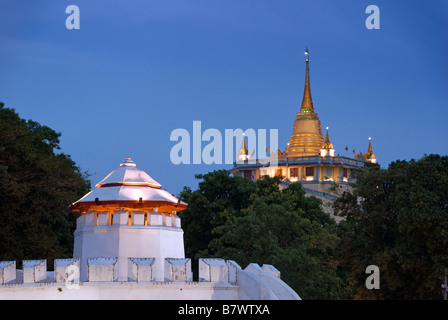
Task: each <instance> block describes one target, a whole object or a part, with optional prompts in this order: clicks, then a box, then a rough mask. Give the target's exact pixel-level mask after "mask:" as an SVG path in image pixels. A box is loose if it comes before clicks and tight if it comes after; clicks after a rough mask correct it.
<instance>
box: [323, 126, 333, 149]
mask: <svg viewBox="0 0 448 320" xmlns="http://www.w3.org/2000/svg"><path fill="white" fill-rule="evenodd" d="M322 149H333V144H332V143H331V142H330V136H329V135H328V127H327V135H326V136H325V143H324V144H323V146H322Z"/></svg>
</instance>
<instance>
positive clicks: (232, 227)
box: [179, 170, 343, 299]
mask: <svg viewBox="0 0 448 320" xmlns="http://www.w3.org/2000/svg"><path fill="white" fill-rule="evenodd" d="M197 177H198V178H199V179H203V181H202V182H200V183H199V189H198V190H196V191H194V192H192V191H191V190H190V189H189V188H185V189H184V191H183V192H182V193H181V196H182V199H183V200H184V201H186V202H187V203H188V204H189V206H188V208H187V209H186V210H184V211H182V212H180V213H179V215H180V216H181V218H182V225H183V229H184V235H185V247H186V256H189V257H194V258H196V259H197V258H201V257H202V258H204V257H219V258H225V259H231V260H235V261H236V262H237V263H239V264H240V265H241V266H242V267H243V268H244V267H245V266H247V265H248V264H249V263H251V262H255V263H259V264H260V265H261V264H272V265H274V266H275V267H276V268H278V269H279V270H280V271H281V272H282V279H283V280H284V281H286V282H287V283H288V284H289V285H290V286H291V287H292V288H293V289H295V290H296V291H297V292H299V295H300V296H301V297H302V298H304V299H335V298H338V297H339V296H340V294H341V292H340V291H341V290H342V287H343V283H342V281H341V280H340V279H339V278H338V277H337V275H336V264H334V263H333V261H334V259H333V254H334V250H335V247H336V243H337V235H336V223H335V222H334V221H333V220H332V219H331V218H330V216H329V215H328V214H326V213H324V212H323V211H322V210H321V202H320V200H317V199H316V198H314V197H305V193H304V191H303V190H302V188H301V186H300V185H299V184H292V185H290V186H289V187H288V188H286V189H284V190H280V188H279V179H278V178H264V179H262V180H258V181H256V182H253V181H251V180H248V179H244V178H241V177H232V176H230V175H229V173H228V172H227V171H225V170H220V171H214V172H211V173H208V174H205V175H198V176H197ZM193 265H195V264H193Z"/></svg>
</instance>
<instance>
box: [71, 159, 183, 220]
mask: <svg viewBox="0 0 448 320" xmlns="http://www.w3.org/2000/svg"><path fill="white" fill-rule="evenodd" d="M156 207H157V208H158V210H159V211H160V212H167V213H171V212H173V211H181V210H184V209H185V208H186V207H187V204H186V203H185V202H182V201H180V200H179V199H177V198H176V197H174V196H173V195H172V194H170V193H169V192H167V191H165V190H162V189H161V185H160V184H159V183H158V182H157V181H155V180H154V179H152V178H151V177H150V176H149V175H148V174H147V173H146V172H144V171H142V170H140V169H138V168H137V166H136V164H135V163H134V162H133V161H132V160H131V159H130V158H126V159H125V160H124V161H123V163H122V164H121V165H120V167H119V168H118V169H116V170H114V171H112V172H111V173H110V174H109V175H107V176H106V177H105V178H104V179H103V180H101V181H100V182H99V183H98V184H96V185H95V189H93V190H91V191H90V192H89V193H87V194H86V195H85V196H84V197H82V198H81V199H79V200H78V201H76V202H74V203H73V204H72V205H71V210H72V211H80V212H85V211H87V210H88V209H92V210H97V211H100V210H115V209H118V208H125V209H128V210H153V209H154V208H156Z"/></svg>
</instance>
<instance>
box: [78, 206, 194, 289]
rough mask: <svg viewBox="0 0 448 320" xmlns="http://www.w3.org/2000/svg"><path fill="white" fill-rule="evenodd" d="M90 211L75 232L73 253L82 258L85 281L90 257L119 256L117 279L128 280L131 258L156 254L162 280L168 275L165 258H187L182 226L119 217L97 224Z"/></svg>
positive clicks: (154, 255) (155, 272)
mask: <svg viewBox="0 0 448 320" xmlns="http://www.w3.org/2000/svg"><path fill="white" fill-rule="evenodd" d="M87 215H89V214H85V215H83V216H86V217H83V216H81V217H80V218H78V219H80V221H79V222H78V229H77V230H76V231H75V233H74V235H75V242H74V250H73V257H74V258H80V260H81V270H80V274H81V281H86V280H87V259H88V258H96V257H107V258H118V262H117V263H118V270H119V272H118V278H117V279H116V280H117V281H127V278H128V258H155V259H156V260H155V264H154V274H155V279H156V280H158V281H163V278H164V260H165V258H185V250H184V241H183V230H182V229H181V228H179V227H171V226H164V225H148V226H144V225H123V224H118V223H117V224H116V223H115V221H114V224H113V225H99V226H96V218H92V217H87ZM90 215H95V213H90ZM114 215H115V214H114ZM117 218H118V217H117ZM114 220H115V216H114ZM92 223H94V225H92Z"/></svg>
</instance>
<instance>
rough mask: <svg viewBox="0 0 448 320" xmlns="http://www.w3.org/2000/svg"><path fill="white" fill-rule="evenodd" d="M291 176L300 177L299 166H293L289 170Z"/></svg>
mask: <svg viewBox="0 0 448 320" xmlns="http://www.w3.org/2000/svg"><path fill="white" fill-rule="evenodd" d="M289 176H290V177H298V176H299V168H291V170H290V171H289Z"/></svg>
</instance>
